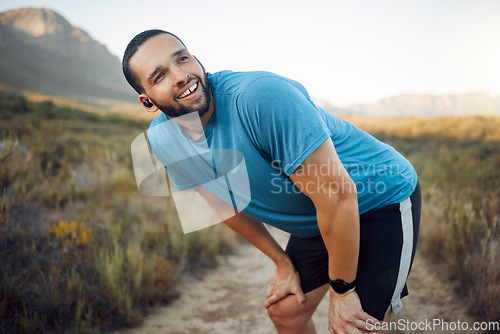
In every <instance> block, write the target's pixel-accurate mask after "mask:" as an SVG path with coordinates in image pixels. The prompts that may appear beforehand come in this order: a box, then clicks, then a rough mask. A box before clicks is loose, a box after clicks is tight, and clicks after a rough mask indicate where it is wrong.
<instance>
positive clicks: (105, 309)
mask: <svg viewBox="0 0 500 334" xmlns="http://www.w3.org/2000/svg"><path fill="white" fill-rule="evenodd" d="M0 115H1V123H0V189H1V193H0V239H1V242H0V263H2V266H1V267H0V315H1V316H0V332H2V333H41V332H43V333H50V332H75V333H98V332H101V331H103V330H109V329H113V328H118V327H120V326H132V325H136V324H138V322H139V321H140V320H141V319H142V316H143V315H144V314H145V313H147V312H149V311H150V310H151V308H152V307H154V306H155V305H157V304H160V303H165V302H168V301H169V300H171V299H172V298H173V297H175V295H174V290H173V287H174V285H175V283H176V281H177V280H178V279H179V277H180V275H181V273H184V272H186V271H188V270H189V271H191V272H195V271H197V270H200V269H202V268H207V267H211V266H214V265H216V263H217V261H218V258H219V256H220V254H223V253H227V252H229V251H230V250H231V248H232V247H233V245H234V244H233V243H234V235H233V234H231V233H230V232H228V231H227V230H225V229H224V226H222V225H221V224H219V225H217V226H214V227H213V228H209V229H206V230H203V231H200V232H195V233H192V234H190V235H186V236H185V235H183V233H182V231H181V229H180V224H179V222H178V220H177V217H176V215H175V210H173V203H172V202H170V201H169V200H168V198H153V197H146V196H143V195H141V194H139V193H138V191H137V186H136V185H135V178H134V176H133V174H132V173H133V171H132V164H131V161H130V143H131V142H132V140H133V139H134V138H135V136H136V135H137V134H139V133H140V132H141V131H143V130H144V129H146V128H147V123H146V122H145V121H141V120H130V119H122V118H119V117H118V116H116V115H110V116H103V115H97V114H94V113H88V112H82V111H78V110H72V109H69V108H61V107H56V106H55V105H53V104H52V103H32V102H29V101H27V100H26V99H24V98H19V97H10V98H5V99H2V100H0Z"/></svg>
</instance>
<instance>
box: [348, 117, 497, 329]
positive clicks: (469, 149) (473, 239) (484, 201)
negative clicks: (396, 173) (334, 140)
mask: <svg viewBox="0 0 500 334" xmlns="http://www.w3.org/2000/svg"><path fill="white" fill-rule="evenodd" d="M351 121H353V123H356V124H358V125H359V126H361V127H364V128H365V129H367V130H368V131H369V132H371V133H374V134H375V135H376V136H377V137H379V138H381V139H382V140H384V141H386V142H388V143H390V144H391V145H393V146H394V147H396V148H397V149H398V150H399V151H400V152H402V153H403V154H404V155H405V156H406V157H408V158H409V160H410V161H411V162H412V164H413V165H414V166H415V167H416V169H417V172H418V174H419V178H420V182H421V185H422V193H423V219H422V224H421V238H420V241H419V248H420V250H421V251H423V252H425V254H426V256H427V257H428V258H430V259H432V260H433V261H434V262H435V263H436V267H437V268H440V270H441V272H442V273H443V274H445V275H446V276H447V277H448V278H449V279H450V280H453V281H456V282H458V284H457V285H458V286H460V289H459V290H458V291H457V292H458V293H459V294H460V295H462V296H463V298H464V302H465V303H467V304H468V305H469V307H470V310H471V312H472V313H473V314H475V315H477V316H478V318H479V319H481V320H484V321H498V319H500V304H499V303H498V300H500V266H499V265H498V264H499V263H500V222H499V220H500V118H485V117H464V118H436V119H392V120H387V119H382V120H380V119H378V120H376V119H371V120H363V119H358V120H352V119H351Z"/></svg>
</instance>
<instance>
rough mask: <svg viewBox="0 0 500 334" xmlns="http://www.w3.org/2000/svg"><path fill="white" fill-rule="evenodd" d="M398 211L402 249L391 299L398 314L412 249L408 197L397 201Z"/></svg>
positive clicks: (393, 309) (395, 312)
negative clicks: (399, 213)
mask: <svg viewBox="0 0 500 334" xmlns="http://www.w3.org/2000/svg"><path fill="white" fill-rule="evenodd" d="M399 211H401V224H402V228H403V249H402V250H401V260H400V262H399V273H398V281H397V282H396V288H395V290H394V294H393V295H392V299H391V305H392V311H393V312H394V314H398V312H399V311H401V309H402V308H403V303H401V292H402V291H403V287H404V286H405V283H406V279H407V278H408V274H409V272H410V262H411V253H412V251H413V217H412V213H411V200H410V198H409V197H408V198H407V199H405V200H404V201H403V202H401V203H399Z"/></svg>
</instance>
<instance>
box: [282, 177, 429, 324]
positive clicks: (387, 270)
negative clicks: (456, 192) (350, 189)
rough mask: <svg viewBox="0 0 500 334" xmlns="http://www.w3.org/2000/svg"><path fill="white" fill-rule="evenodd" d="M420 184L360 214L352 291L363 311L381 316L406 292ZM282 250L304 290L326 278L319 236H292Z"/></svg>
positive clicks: (395, 306)
mask: <svg viewBox="0 0 500 334" xmlns="http://www.w3.org/2000/svg"><path fill="white" fill-rule="evenodd" d="M420 207H421V199H420V187H419V185H418V184H417V188H416V189H415V191H414V192H413V194H412V195H411V196H410V197H409V198H408V199H406V200H405V201H403V202H401V203H397V204H392V205H388V206H386V207H383V208H381V209H376V210H372V211H369V212H366V213H364V214H362V215H361V216H360V246H359V260H358V272H357V276H356V279H357V281H356V292H357V293H358V295H359V298H360V300H361V305H362V307H363V310H364V311H365V312H366V313H368V314H369V315H371V316H373V317H375V318H377V319H379V320H382V319H383V317H384V314H385V312H386V310H387V308H388V307H389V305H392V309H393V311H394V313H398V312H399V311H400V310H401V308H402V304H401V298H402V297H404V296H406V295H408V289H407V287H406V279H407V277H408V274H409V272H410V269H411V265H412V262H413V258H414V256H415V250H416V247H417V240H418V229H419V226H420ZM286 252H287V253H288V255H289V256H290V258H291V259H292V262H293V264H294V266H295V269H296V270H297V271H298V273H299V275H300V281H301V285H302V290H303V291H304V293H307V292H309V291H312V290H314V289H316V288H318V287H320V286H322V285H324V284H327V283H328V252H327V250H326V247H325V244H324V243H323V239H322V238H321V236H317V237H313V238H298V237H295V236H291V237H290V240H289V241H288V245H287V248H286Z"/></svg>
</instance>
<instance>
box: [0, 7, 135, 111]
mask: <svg viewBox="0 0 500 334" xmlns="http://www.w3.org/2000/svg"><path fill="white" fill-rule="evenodd" d="M0 54H1V55H2V56H1V58H0V83H2V84H5V85H6V86H10V87H14V88H17V89H23V90H31V91H35V92H39V93H43V94H47V95H55V96H61V97H68V98H72V99H76V100H78V101H82V102H88V103H91V104H92V103H93V102H92V101H98V100H99V99H114V100H125V101H137V97H136V94H135V92H134V91H133V90H132V88H130V87H129V86H128V84H127V82H126V81H125V78H124V76H123V74H122V71H121V63H120V60H119V59H118V58H117V57H116V56H114V55H112V54H111V53H109V51H108V50H107V48H106V47H105V46H104V45H102V44H100V43H98V42H97V41H95V40H94V39H92V37H90V36H89V34H88V33H86V32H85V31H83V30H82V29H80V28H77V27H74V26H72V25H71V24H70V23H69V22H68V21H67V20H66V19H65V18H63V17H62V16H61V15H59V14H57V13H56V12H54V11H52V10H50V9H47V8H21V9H15V10H9V11H6V12H3V13H0Z"/></svg>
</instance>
